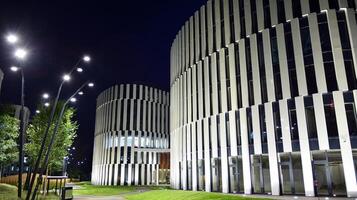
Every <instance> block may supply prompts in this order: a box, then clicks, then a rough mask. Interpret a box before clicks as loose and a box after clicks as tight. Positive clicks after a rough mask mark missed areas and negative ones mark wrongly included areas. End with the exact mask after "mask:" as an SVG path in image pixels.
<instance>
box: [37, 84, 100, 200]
mask: <svg viewBox="0 0 357 200" xmlns="http://www.w3.org/2000/svg"><path fill="white" fill-rule="evenodd" d="M87 85H88V87H93V86H94V84H93V83H91V82H89V81H88V82H86V83H84V84H83V85H81V87H79V88H78V89H77V90H76V92H74V93H73V95H72V96H71V97H69V98H68V99H67V100H66V101H65V102H64V104H63V106H62V108H61V112H60V115H59V117H58V119H57V122H56V126H55V129H54V130H53V133H52V136H51V140H50V144H49V145H48V149H47V152H46V156H45V160H44V161H43V165H42V166H41V170H40V174H39V176H38V181H37V183H36V187H35V189H34V191H33V194H32V198H31V200H35V198H36V194H37V191H38V188H39V186H40V184H41V183H42V176H43V174H44V173H45V171H46V169H47V167H48V160H49V157H50V153H51V149H52V146H53V143H54V141H55V139H56V135H57V133H58V128H59V126H60V124H61V122H62V117H63V114H64V111H65V109H66V106H67V104H68V103H69V102H72V103H75V102H76V101H77V99H76V98H75V96H76V95H77V94H78V93H79V92H80V91H81V90H82V89H83V88H84V87H85V86H87Z"/></svg>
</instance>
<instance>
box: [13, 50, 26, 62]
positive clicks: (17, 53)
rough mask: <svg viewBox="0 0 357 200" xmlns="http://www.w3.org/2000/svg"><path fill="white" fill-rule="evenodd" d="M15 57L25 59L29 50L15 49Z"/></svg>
mask: <svg viewBox="0 0 357 200" xmlns="http://www.w3.org/2000/svg"><path fill="white" fill-rule="evenodd" d="M14 55H15V57H17V58H19V59H21V60H22V59H25V57H26V55H27V52H26V50H24V49H16V51H15V54H14Z"/></svg>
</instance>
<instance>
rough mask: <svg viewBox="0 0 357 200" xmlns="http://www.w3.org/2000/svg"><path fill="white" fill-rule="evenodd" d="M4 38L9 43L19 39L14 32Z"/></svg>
mask: <svg viewBox="0 0 357 200" xmlns="http://www.w3.org/2000/svg"><path fill="white" fill-rule="evenodd" d="M6 40H7V42H8V43H10V44H15V43H17V42H18V41H19V38H18V37H17V35H15V34H9V35H7V36H6Z"/></svg>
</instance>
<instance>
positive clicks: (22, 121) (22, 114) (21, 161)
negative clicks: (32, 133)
mask: <svg viewBox="0 0 357 200" xmlns="http://www.w3.org/2000/svg"><path fill="white" fill-rule="evenodd" d="M11 71H13V72H17V71H20V73H21V110H20V134H19V172H18V180H17V185H18V186H17V187H18V190H17V196H18V197H19V198H21V196H22V172H23V167H24V135H25V108H24V107H25V76H24V70H23V69H22V68H21V67H15V66H13V67H11Z"/></svg>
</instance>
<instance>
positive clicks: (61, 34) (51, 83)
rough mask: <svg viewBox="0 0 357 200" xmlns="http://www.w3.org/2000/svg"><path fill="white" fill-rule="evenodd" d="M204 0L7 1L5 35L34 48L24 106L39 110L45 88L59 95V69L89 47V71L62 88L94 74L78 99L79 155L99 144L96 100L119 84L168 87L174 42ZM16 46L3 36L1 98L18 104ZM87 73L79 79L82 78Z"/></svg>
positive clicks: (1, 22)
mask: <svg viewBox="0 0 357 200" xmlns="http://www.w3.org/2000/svg"><path fill="white" fill-rule="evenodd" d="M205 2H206V1H205V0H153V1H147V0H146V1H140V0H138V1H134V0H128V1H61V3H59V2H58V3H56V2H55V1H46V2H40V1H33V2H32V1H23V2H22V1H15V0H12V1H8V2H7V1H1V4H0V35H1V36H2V38H3V39H4V37H5V35H6V34H7V33H9V32H14V33H17V34H19V36H20V37H21V41H20V44H21V45H20V46H24V47H26V48H27V49H28V50H29V55H28V58H27V60H26V61H25V62H23V63H21V65H22V66H23V67H24V68H25V73H26V95H27V96H26V105H27V106H29V107H30V109H31V111H32V112H34V110H35V109H36V105H37V104H38V103H40V100H41V98H40V95H41V94H42V93H43V92H45V91H48V92H49V93H51V94H52V95H54V93H55V90H56V88H57V87H58V84H59V82H60V78H61V76H62V75H63V74H64V73H65V72H66V71H68V70H69V69H70V68H71V67H72V66H73V65H74V63H75V62H76V61H77V60H78V58H80V57H81V56H82V55H83V54H85V53H86V54H90V55H91V57H92V62H91V63H90V64H89V65H87V66H86V70H87V71H86V73H85V74H84V75H81V76H78V75H77V76H76V77H75V78H76V80H73V81H71V82H70V84H68V85H67V86H66V87H65V88H64V90H65V91H64V94H63V98H64V97H66V96H67V95H69V94H70V92H71V91H73V90H75V89H76V87H78V86H79V85H80V84H81V82H83V81H84V80H85V79H91V80H94V81H95V83H96V87H95V90H94V91H90V92H89V91H88V92H87V95H85V97H84V98H81V99H80V100H79V102H78V103H77V108H78V113H77V120H78V122H79V124H80V128H79V132H78V138H77V139H76V141H75V147H76V151H77V152H76V153H75V157H76V159H77V160H84V159H86V160H88V161H89V162H87V164H86V165H85V166H84V169H85V170H86V171H87V172H90V167H91V157H92V149H93V134H94V133H93V131H94V120H95V100H96V97H97V95H98V94H99V93H100V92H101V91H102V90H104V89H106V88H108V87H110V86H112V85H114V84H117V83H139V84H144V85H148V86H153V87H157V88H160V89H164V90H166V91H169V71H170V70H169V64H170V62H169V59H170V56H169V55H170V46H171V43H172V41H173V39H174V38H175V35H176V33H177V32H178V30H179V29H180V27H181V26H182V25H183V24H184V22H185V21H186V20H187V19H188V17H190V16H191V15H193V13H194V11H196V10H197V9H199V7H200V6H201V5H203V4H204V3H205ZM13 49H14V48H13V47H11V46H9V45H8V44H6V42H5V40H2V42H1V40H0V68H1V69H2V70H3V71H4V73H5V79H4V81H3V85H2V89H1V96H0V101H1V103H16V104H19V103H20V76H19V75H16V74H13V73H11V72H10V71H9V69H8V68H9V67H10V66H11V65H13V64H19V63H16V61H15V59H14V58H13V55H12V53H13ZM80 77H81V78H80Z"/></svg>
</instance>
